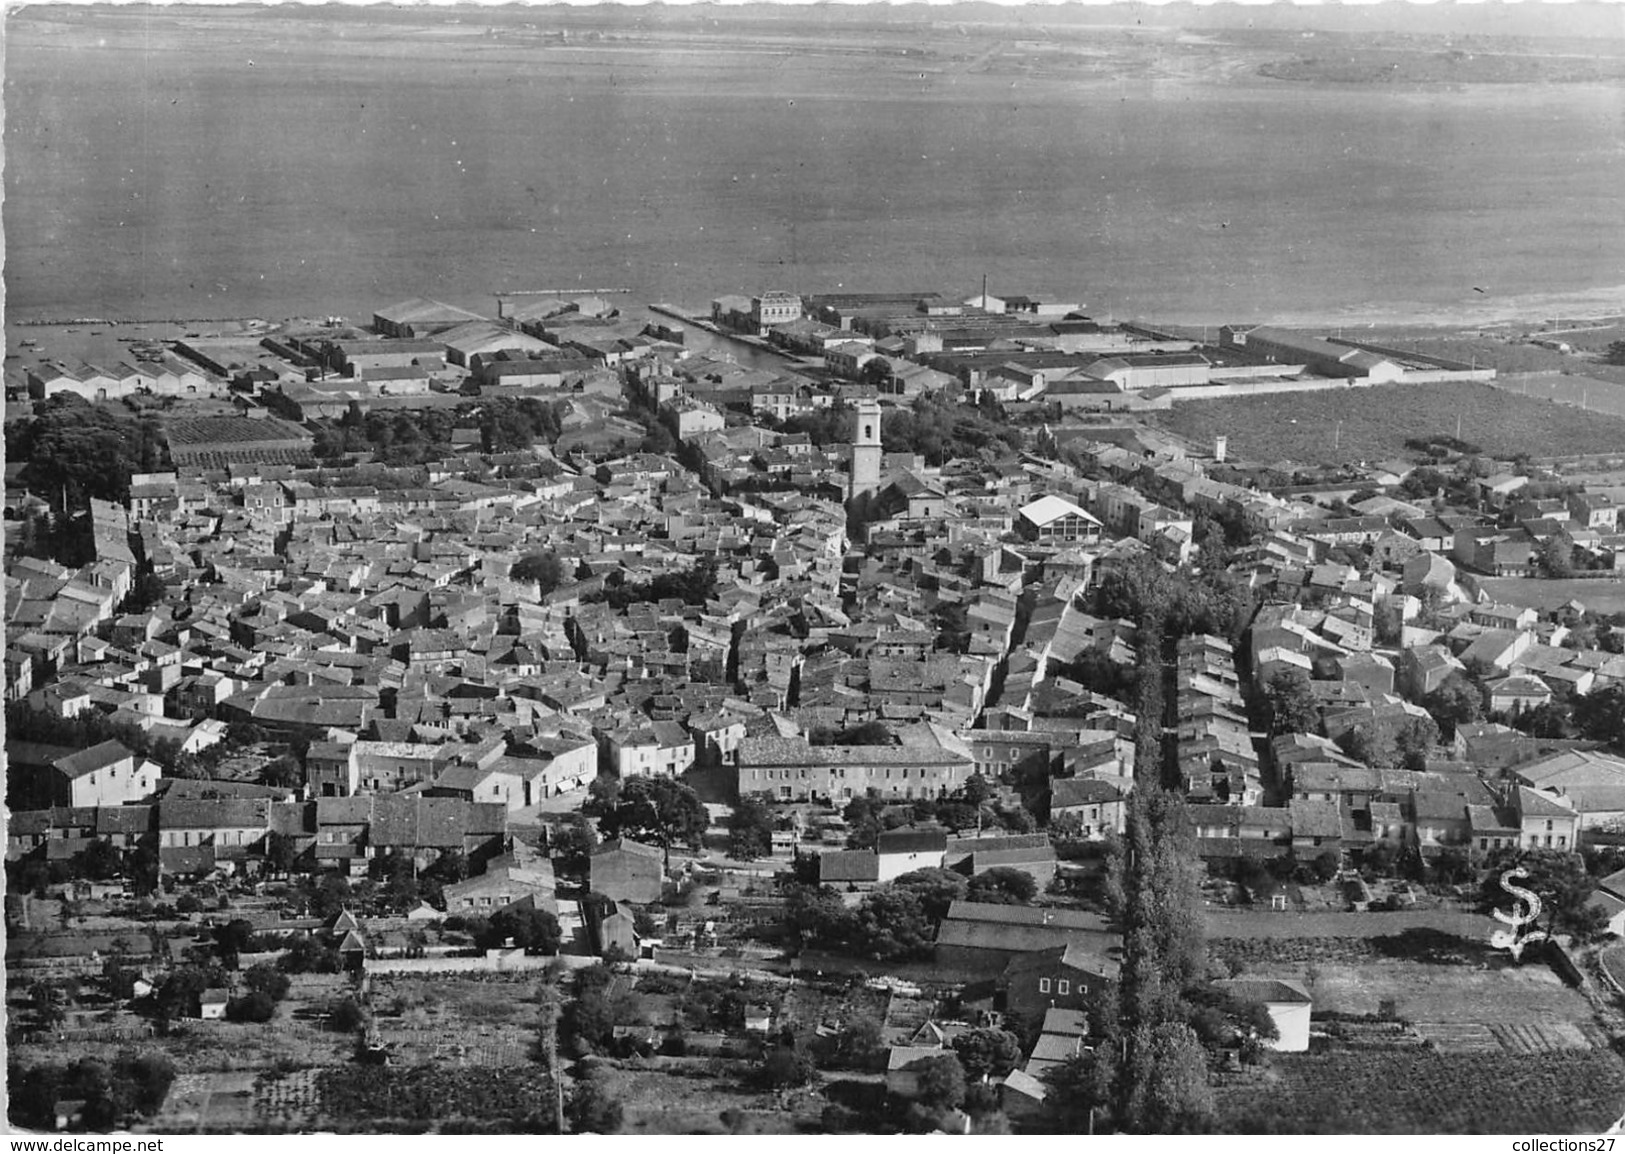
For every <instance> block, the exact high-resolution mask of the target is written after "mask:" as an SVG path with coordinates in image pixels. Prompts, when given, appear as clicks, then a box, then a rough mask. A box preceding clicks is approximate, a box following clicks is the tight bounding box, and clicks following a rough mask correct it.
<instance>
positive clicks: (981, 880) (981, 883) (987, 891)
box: [965, 866, 1038, 906]
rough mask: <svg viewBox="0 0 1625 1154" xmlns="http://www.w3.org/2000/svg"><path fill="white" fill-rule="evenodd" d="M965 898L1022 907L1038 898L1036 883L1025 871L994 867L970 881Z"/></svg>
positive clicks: (1008, 867)
mask: <svg viewBox="0 0 1625 1154" xmlns="http://www.w3.org/2000/svg"><path fill="white" fill-rule="evenodd" d="M965 896H966V897H967V898H968V899H969V900H971V901H973V902H997V903H999V904H1002V905H1013V906H1024V905H1027V904H1029V903H1030V902H1031V901H1032V900H1033V898H1035V897H1037V896H1038V882H1037V881H1036V880H1034V878H1033V875H1032V874H1030V873H1027V872H1026V871H1025V870H1018V869H1016V868H1015V867H1013V866H994V867H993V868H992V869H986V870H983V871H982V872H981V873H979V874H977V875H976V876H975V877H973V878H971V879H970V886H969V888H968V890H967V892H966V894H965Z"/></svg>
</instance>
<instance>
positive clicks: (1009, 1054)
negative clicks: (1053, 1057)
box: [952, 1028, 1021, 1081]
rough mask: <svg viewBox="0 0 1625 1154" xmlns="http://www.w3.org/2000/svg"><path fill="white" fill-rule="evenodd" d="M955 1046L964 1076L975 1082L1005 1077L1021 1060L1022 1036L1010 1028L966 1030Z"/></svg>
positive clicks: (953, 1044) (959, 1035)
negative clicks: (1016, 1034) (1019, 1036)
mask: <svg viewBox="0 0 1625 1154" xmlns="http://www.w3.org/2000/svg"><path fill="white" fill-rule="evenodd" d="M952 1046H953V1051H954V1053H955V1054H956V1055H958V1057H959V1064H960V1066H962V1067H963V1068H964V1071H965V1076H966V1077H967V1078H971V1079H974V1080H976V1081H981V1080H982V1079H984V1078H1002V1077H1004V1076H1005V1075H1006V1074H1008V1073H1009V1072H1010V1071H1011V1070H1014V1069H1015V1068H1016V1065H1017V1064H1018V1063H1019V1062H1020V1061H1021V1039H1020V1038H1018V1037H1016V1036H1015V1035H1014V1034H1012V1033H1010V1031H1008V1030H998V1029H987V1028H983V1029H975V1030H966V1031H965V1032H964V1033H963V1034H958V1035H956V1036H955V1037H954V1040H953V1042H952Z"/></svg>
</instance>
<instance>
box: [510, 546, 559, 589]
mask: <svg viewBox="0 0 1625 1154" xmlns="http://www.w3.org/2000/svg"><path fill="white" fill-rule="evenodd" d="M508 576H510V577H512V578H513V579H514V580H515V581H524V582H532V581H534V582H535V583H536V585H537V586H538V588H539V589H540V591H541V595H542V596H543V597H546V596H547V595H548V594H549V593H551V592H553V590H555V589H557V588H558V587H559V584H560V583H561V582H562V581H563V580H564V577H565V573H564V563H563V562H562V561H560V560H559V558H558V555H557V554H555V553H527V554H526V555H525V556H523V557H521V558H520V559H519V560H518V561H515V562H514V564H513V568H512V569H510V570H509V571H508Z"/></svg>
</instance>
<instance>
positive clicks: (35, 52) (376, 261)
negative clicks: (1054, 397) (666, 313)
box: [4, 9, 1625, 322]
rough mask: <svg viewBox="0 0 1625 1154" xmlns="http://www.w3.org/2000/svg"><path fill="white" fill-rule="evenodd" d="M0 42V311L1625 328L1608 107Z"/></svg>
mask: <svg viewBox="0 0 1625 1154" xmlns="http://www.w3.org/2000/svg"><path fill="white" fill-rule="evenodd" d="M42 12H44V13H45V14H44V15H41V13H42ZM31 13H32V14H31ZM7 31H8V45H7V61H6V80H5V108H6V131H5V153H6V165H5V187H6V201H5V205H4V220H5V237H6V271H5V281H6V291H7V302H6V303H7V310H8V314H9V316H10V317H12V318H13V319H35V318H41V317H56V316H64V315H70V316H71V315H103V316H123V317H162V316H182V317H197V316H237V315H257V316H266V317H275V318H280V317H285V316H291V315H296V314H304V315H310V314H323V313H331V312H338V313H343V314H345V315H350V316H357V315H360V316H365V315H368V314H369V313H370V311H371V310H372V309H373V308H374V307H378V306H381V305H384V304H387V303H391V302H393V301H396V300H399V299H401V298H404V297H409V296H431V297H437V298H440V299H443V300H447V301H451V302H454V303H458V304H462V305H465V306H467V307H474V308H479V309H482V310H490V309H491V308H492V307H493V306H492V301H491V296H490V293H491V292H492V291H494V290H496V289H503V288H551V287H564V286H577V285H579V286H582V287H599V286H605V287H608V286H626V287H630V288H633V289H635V290H636V295H635V298H633V299H636V300H639V301H649V300H661V299H668V300H675V301H678V302H682V303H685V304H690V305H703V304H704V302H706V301H708V300H709V299H710V297H712V296H715V295H719V294H722V293H726V292H739V291H743V292H752V291H759V290H762V289H767V288H786V289H792V290H796V291H800V292H804V293H805V292H815V291H824V290H833V289H836V288H845V289H848V290H862V289H885V290H913V289H921V290H927V289H932V290H940V291H944V292H957V291H963V292H965V293H966V294H967V295H968V294H970V293H971V292H973V291H975V290H976V289H977V288H978V287H979V285H980V283H981V278H982V276H983V275H984V274H985V275H986V276H988V278H989V283H990V287H991V288H992V289H993V291H995V292H1000V291H1003V292H1026V293H1034V294H1053V295H1059V296H1062V297H1064V298H1065V299H1069V300H1081V301H1083V302H1085V303H1086V304H1088V305H1089V306H1090V308H1091V310H1092V311H1094V312H1096V313H1097V315H1102V316H1104V315H1107V314H1111V315H1114V316H1116V317H1129V316H1139V317H1151V318H1164V319H1168V320H1190V321H1203V322H1210V321H1211V322H1217V321H1224V320H1263V319H1275V320H1284V321H1291V320H1294V319H1306V318H1310V317H1327V318H1334V317H1335V318H1346V319H1348V320H1351V321H1352V320H1357V319H1361V318H1364V317H1366V316H1367V315H1372V316H1375V315H1383V316H1394V317H1402V316H1407V315H1425V316H1430V317H1431V316H1451V315H1465V314H1466V312H1467V311H1469V310H1474V309H1477V310H1480V311H1482V310H1485V309H1491V310H1494V309H1503V310H1507V309H1511V308H1513V307H1514V302H1515V303H1516V306H1517V307H1519V308H1524V309H1536V310H1538V309H1543V308H1550V309H1552V310H1556V309H1558V308H1560V307H1563V306H1564V305H1578V304H1590V303H1595V305H1596V306H1597V307H1598V309H1599V311H1601V310H1602V309H1604V308H1606V307H1609V306H1610V305H1611V306H1612V307H1613V308H1615V309H1618V308H1621V307H1625V306H1622V303H1621V302H1625V293H1622V292H1621V290H1620V288H1619V286H1620V285H1621V283H1622V282H1625V227H1622V224H1625V217H1622V211H1621V210H1622V203H1625V199H1622V196H1625V194H1622V190H1625V95H1622V90H1621V89H1620V88H1619V87H1618V86H1607V85H1591V86H1584V85H1570V86H1549V87H1543V86H1529V85H1505V86H1480V87H1473V88H1464V89H1457V90H1450V89H1443V88H1441V89H1433V90H1425V91H1424V90H1420V89H1418V90H1411V91H1395V90H1389V89H1384V88H1381V87H1374V86H1365V87H1342V88H1319V87H1314V86H1308V85H1297V84H1291V83H1286V82H1274V81H1267V80H1264V79H1261V78H1257V77H1255V76H1252V75H1250V74H1248V73H1246V72H1234V71H1232V72H1229V73H1226V72H1223V71H1222V70H1221V71H1218V72H1213V73H1197V72H1192V73H1191V74H1190V75H1178V74H1172V75H1170V74H1161V75H1159V74H1157V73H1156V72H1155V70H1152V71H1151V72H1148V73H1142V74H1140V75H1136V76H1133V77H1125V76H1123V75H1112V74H1111V73H1110V70H1103V71H1096V72H1089V73H1086V74H1080V76H1079V77H1078V78H1076V79H1068V80H1060V79H1055V78H1053V77H1046V76H1039V77H1036V78H1034V77H1029V76H1027V75H1025V74H1021V73H1019V72H1015V73H1012V72H1008V71H1001V70H999V69H992V70H989V71H977V70H976V69H974V68H971V69H954V68H947V67H939V66H937V65H936V64H932V65H931V66H930V67H927V68H926V70H924V71H921V70H919V68H917V67H916V65H914V64H913V63H910V62H908V61H907V60H903V59H897V58H893V57H877V58H872V59H868V58H864V57H863V56H861V55H853V56H841V55H838V54H837V55H816V54H814V55H804V54H801V53H798V52H796V51H794V50H793V49H792V50H786V51H783V52H780V53H778V54H773V53H766V52H762V51H755V50H753V51H738V52H732V51H728V50H726V48H725V47H724V48H720V49H719V48H716V47H715V46H712V47H706V48H703V49H697V48H691V47H685V46H676V47H665V46H662V45H660V44H658V43H655V44H650V45H644V46H622V47H608V46H604V45H599V46H594V45H592V44H587V45H581V46H569V47H566V46H558V45H553V46H546V47H541V46H536V45H514V44H512V43H508V42H502V41H493V40H491V39H490V38H482V37H479V36H476V35H473V34H472V33H473V32H474V30H473V29H470V30H468V32H469V33H470V34H469V35H465V36H462V37H461V38H458V37H455V36H451V37H448V36H446V35H443V34H440V33H435V34H429V33H423V34H415V33H412V32H411V31H410V30H395V31H393V32H392V33H391V34H390V35H389V36H388V37H386V38H384V39H382V40H376V39H374V38H372V36H371V35H370V33H368V32H367V30H366V29H364V28H363V27H362V26H360V25H358V24H356V23H354V22H352V23H349V24H343V25H338V26H334V27H326V26H323V25H320V24H315V23H300V22H296V21H278V20H276V19H273V18H269V17H254V16H249V15H241V16H236V15H234V16H233V17H231V18H229V19H227V18H222V19H217V20H214V21H213V22H209V21H196V22H190V23H189V22H188V20H187V19H186V18H184V17H179V16H175V15H173V14H169V15H159V16H149V17H147V18H146V19H136V18H133V17H131V16H129V15H110V14H107V13H101V14H96V13H89V14H81V15H78V16H75V17H72V18H68V19H58V18H55V17H52V16H51V15H50V14H49V10H39V9H34V10H25V11H24V13H23V14H22V15H20V16H14V17H13V18H12V19H11V20H9V21H8V29H7ZM571 44H572V45H579V41H572V42H571ZM1569 298H1573V299H1572V300H1571V299H1569Z"/></svg>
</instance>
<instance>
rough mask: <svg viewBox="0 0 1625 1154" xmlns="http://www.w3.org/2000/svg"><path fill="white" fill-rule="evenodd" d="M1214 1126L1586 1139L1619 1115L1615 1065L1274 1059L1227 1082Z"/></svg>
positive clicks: (1598, 1061) (1598, 1058)
mask: <svg viewBox="0 0 1625 1154" xmlns="http://www.w3.org/2000/svg"><path fill="white" fill-rule="evenodd" d="M1218 1100H1219V1110H1220V1115H1221V1118H1222V1123H1221V1125H1222V1126H1223V1128H1224V1129H1226V1130H1229V1131H1230V1132H1232V1133H1243V1134H1263V1133H1273V1134H1350V1133H1354V1134H1511V1133H1532V1134H1585V1133H1591V1134H1596V1133H1600V1132H1601V1131H1603V1130H1605V1129H1607V1128H1608V1127H1609V1126H1610V1125H1612V1124H1613V1123H1614V1121H1615V1120H1617V1119H1618V1118H1619V1117H1620V1115H1621V1114H1622V1113H1625V1061H1621V1059H1620V1057H1619V1056H1618V1055H1617V1054H1615V1053H1613V1052H1611V1051H1607V1050H1590V1051H1584V1052H1558V1053H1545V1054H1440V1053H1431V1052H1428V1051H1426V1050H1409V1051H1394V1050H1365V1051H1357V1052H1356V1051H1334V1052H1331V1053H1324V1054H1291V1055H1280V1056H1278V1057H1276V1058H1275V1060H1274V1061H1273V1062H1272V1064H1271V1067H1270V1068H1269V1069H1268V1070H1267V1071H1266V1072H1265V1073H1264V1074H1262V1075H1258V1076H1252V1075H1249V1076H1247V1077H1245V1078H1237V1079H1234V1080H1227V1081H1226V1083H1225V1084H1223V1085H1221V1086H1220V1088H1219V1092H1218Z"/></svg>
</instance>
